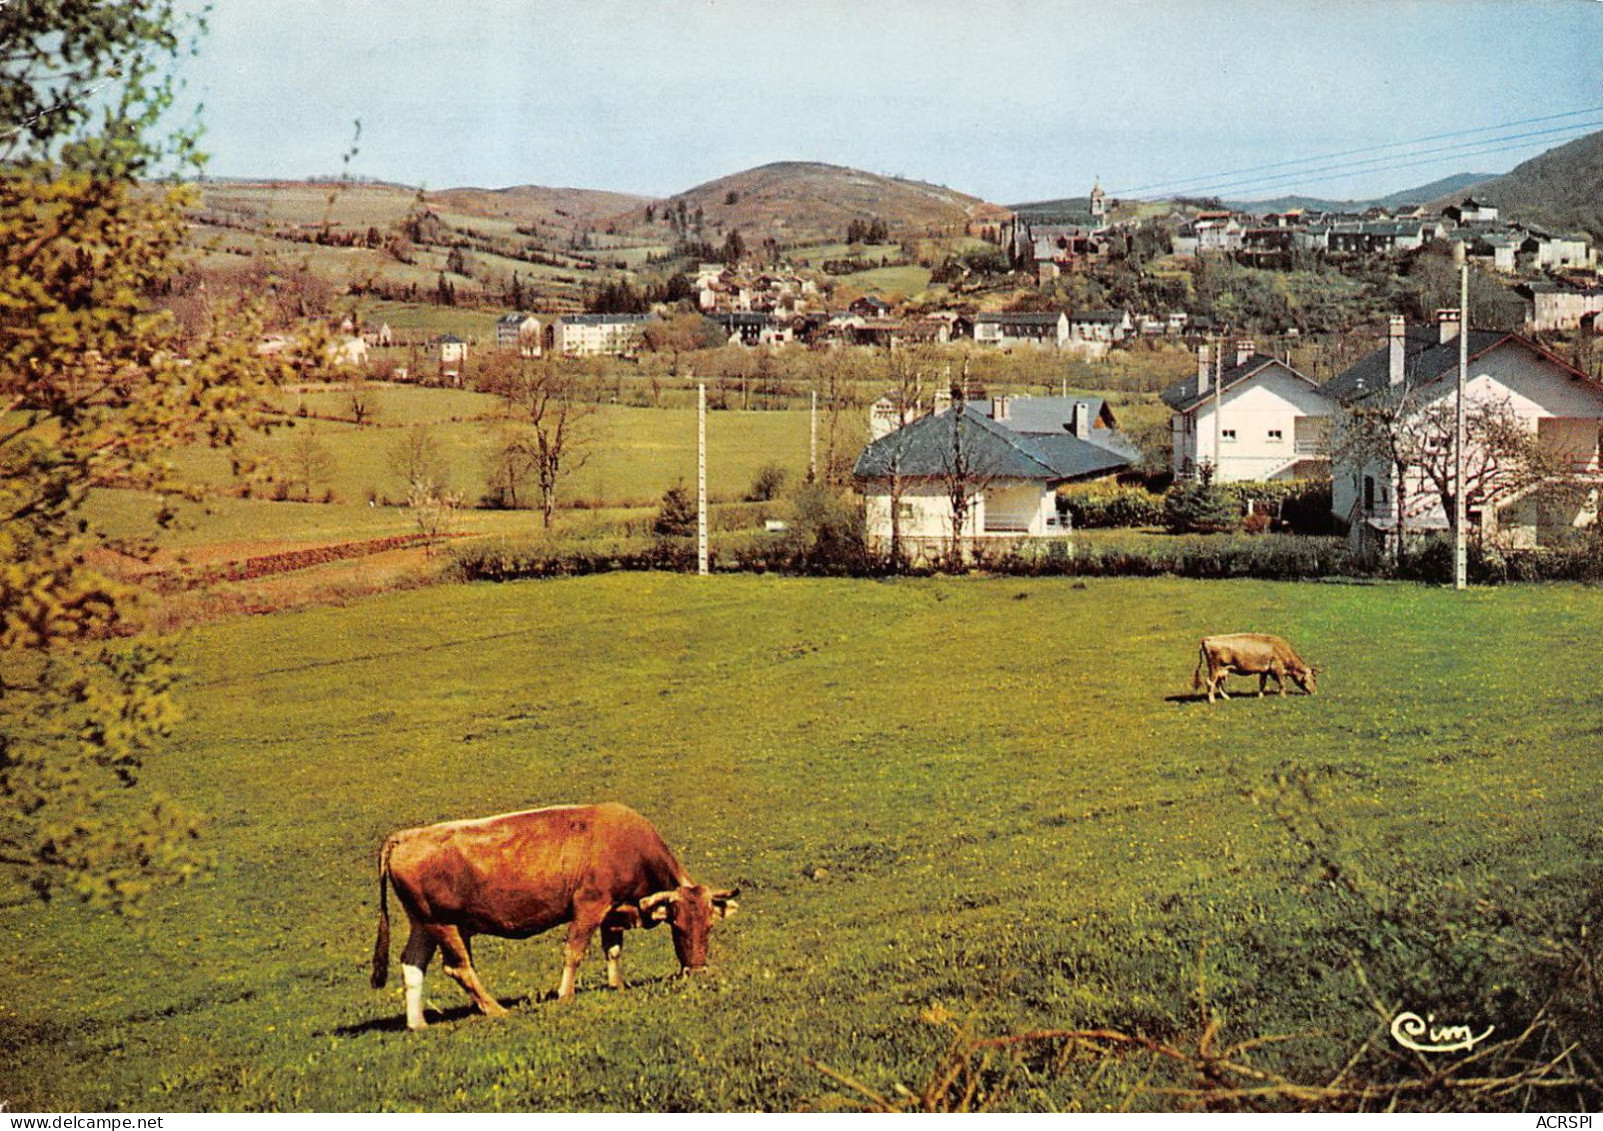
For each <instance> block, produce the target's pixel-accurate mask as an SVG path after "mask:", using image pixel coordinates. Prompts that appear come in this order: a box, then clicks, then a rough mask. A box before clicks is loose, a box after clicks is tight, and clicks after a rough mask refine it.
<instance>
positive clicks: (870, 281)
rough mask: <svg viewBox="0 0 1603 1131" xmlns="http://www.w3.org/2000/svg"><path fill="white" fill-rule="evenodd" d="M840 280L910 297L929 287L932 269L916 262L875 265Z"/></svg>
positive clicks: (887, 293) (894, 296) (862, 287)
mask: <svg viewBox="0 0 1603 1131" xmlns="http://www.w3.org/2000/svg"><path fill="white" fill-rule="evenodd" d="M840 281H841V282H843V283H846V284H848V285H850V286H853V287H860V288H861V289H863V290H865V291H874V292H876V293H878V294H881V295H888V296H891V297H893V298H899V299H909V298H912V297H913V296H914V295H918V294H922V293H923V292H925V291H926V290H928V289H929V285H930V269H929V268H928V267H920V266H919V265H918V264H916V263H912V264H908V265H906V266H902V267H875V268H874V269H873V270H870V271H858V272H856V273H855V274H852V275H842V276H841V277H840Z"/></svg>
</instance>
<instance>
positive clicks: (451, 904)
mask: <svg viewBox="0 0 1603 1131" xmlns="http://www.w3.org/2000/svg"><path fill="white" fill-rule="evenodd" d="M378 882H379V918H378V940H377V942H376V943H375V945H374V947H373V979H372V980H373V988H374V989H378V988H380V987H382V986H383V985H384V983H385V981H386V980H387V979H388V978H389V964H390V914H389V903H388V897H387V893H388V887H389V886H393V887H394V888H395V895H396V897H397V898H398V899H399V900H400V901H401V906H402V907H404V908H405V909H406V914H407V918H408V919H409V920H410V922H411V929H412V930H411V936H410V937H409V938H408V939H407V941H406V949H405V950H404V951H403V952H402V954H401V963H402V966H401V972H402V974H403V976H404V977H405V981H406V1024H407V1027H408V1028H411V1029H421V1028H423V1027H424V1025H425V1022H424V1020H423V975H424V971H425V970H427V969H428V965H429V959H431V958H433V957H434V951H435V949H436V948H438V949H439V950H441V951H443V952H444V962H445V972H446V973H447V974H449V975H451V977H452V978H454V979H456V981H457V982H458V983H459V984H460V985H461V986H462V988H463V989H464V990H466V991H467V993H468V995H469V996H470V997H471V998H472V999H473V1003H474V1004H475V1005H477V1006H478V1007H479V1009H480V1010H481V1011H483V1012H484V1013H487V1014H490V1015H492V1016H494V1015H497V1014H502V1013H505V1012H506V1010H504V1009H503V1008H502V1007H501V1005H500V1003H499V1002H497V1001H496V1000H495V999H494V998H493V997H491V996H490V994H489V992H488V991H487V990H485V988H484V983H483V982H481V981H480V980H479V976H478V974H477V972H476V971H475V970H474V969H473V957H472V952H471V950H470V949H469V944H470V942H471V940H472V938H473V936H474V935H496V936H499V937H502V938H514V939H523V938H528V937H529V936H531V935H537V934H539V933H540V932H541V931H544V930H548V929H549V928H551V927H555V926H556V925H558V924H559V923H567V924H568V925H569V926H568V942H567V947H566V951H565V955H564V960H563V966H562V983H561V985H560V986H559V988H558V990H557V997H558V998H559V999H566V998H571V997H572V996H573V987H574V977H575V971H576V970H577V969H578V966H579V961H580V959H582V958H583V957H584V952H585V950H586V949H587V948H588V947H589V945H590V936H591V935H592V934H594V933H595V931H596V929H597V928H598V927H599V928H600V930H601V944H602V949H603V950H604V951H605V953H606V956H607V984H608V985H609V986H611V987H612V988H614V989H622V988H623V974H622V969H621V956H622V953H623V932H624V930H625V929H626V928H629V927H636V926H645V927H651V926H655V925H656V924H657V923H660V922H667V923H668V924H669V926H670V927H671V928H672V929H673V944H674V950H675V952H676V953H677V954H678V956H679V965H680V970H681V972H682V973H687V974H688V973H695V972H698V971H701V970H705V969H706V966H707V933H708V928H709V927H710V926H711V924H712V921H713V920H714V919H716V918H722V917H724V916H725V915H731V914H733V913H734V911H735V906H736V905H735V903H734V897H735V896H736V895H737V894H738V893H737V892H735V891H713V890H711V889H710V888H707V887H705V886H703V885H701V884H696V883H692V882H691V880H690V877H689V876H688V875H686V874H685V870H684V869H683V868H682V867H680V865H679V861H678V860H676V859H675V858H674V854H673V853H672V852H671V851H670V850H669V848H668V846H667V845H666V844H664V843H663V840H662V837H661V836H659V835H658V834H657V830H656V829H655V828H653V827H652V825H651V822H650V821H648V820H646V819H645V818H644V817H642V816H641V815H640V814H639V813H636V812H635V811H634V810H633V809H630V808H628V807H627V806H624V805H617V804H605V805H559V806H553V807H551V808H548V809H529V810H525V811H524V812H521V813H505V814H502V815H501V816H498V817H484V818H482V819H479V820H472V821H447V822H445V823H443V824H438V825H428V826H426V827H423V828H417V829H405V830H403V831H401V832H398V833H396V834H394V835H393V836H391V837H390V838H389V839H388V840H386V841H385V842H384V847H383V849H382V850H381V852H380V854H379V881H378Z"/></svg>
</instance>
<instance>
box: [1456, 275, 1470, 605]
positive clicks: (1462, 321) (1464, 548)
mask: <svg viewBox="0 0 1603 1131" xmlns="http://www.w3.org/2000/svg"><path fill="white" fill-rule="evenodd" d="M1468 380H1469V264H1468V263H1466V264H1464V266H1463V267H1462V268H1460V269H1459V275H1458V396H1457V398H1456V400H1457V404H1456V405H1455V406H1454V410H1455V411H1454V413H1453V417H1454V419H1453V588H1454V589H1467V588H1468V587H1469V532H1468V531H1467V530H1465V529H1464V523H1465V521H1466V515H1467V512H1468V507H1467V506H1466V504H1465V502H1464V463H1465V460H1464V431H1465V429H1464V415H1465V411H1464V385H1465V384H1466V383H1467V382H1468Z"/></svg>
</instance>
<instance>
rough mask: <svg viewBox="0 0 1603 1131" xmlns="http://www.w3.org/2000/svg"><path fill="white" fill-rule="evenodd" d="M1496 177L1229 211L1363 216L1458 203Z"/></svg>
mask: <svg viewBox="0 0 1603 1131" xmlns="http://www.w3.org/2000/svg"><path fill="white" fill-rule="evenodd" d="M1496 175H1497V174H1496V173H1454V174H1452V175H1451V176H1447V177H1441V178H1439V179H1437V180H1434V181H1431V182H1430V183H1429V184H1425V185H1416V186H1415V187H1414V188H1407V189H1402V190H1400V191H1398V192H1393V193H1387V194H1386V195H1385V196H1376V197H1371V198H1370V199H1368V200H1331V199H1329V198H1327V197H1319V196H1277V197H1274V198H1272V199H1269V200H1249V201H1230V202H1228V207H1230V208H1232V209H1234V210H1236V211H1238V212H1256V213H1259V214H1262V213H1265V212H1286V211H1289V210H1291V209H1293V208H1307V209H1312V210H1314V211H1318V212H1362V211H1363V210H1364V209H1366V208H1374V207H1381V208H1396V207H1398V206H1399V205H1403V204H1425V203H1427V202H1430V201H1437V200H1443V199H1448V200H1452V201H1457V200H1458V199H1460V198H1461V197H1462V196H1463V194H1464V190H1465V189H1468V188H1469V187H1471V186H1472V185H1478V184H1480V183H1482V182H1483V181H1485V180H1487V179H1488V178H1490V177H1495V176H1496Z"/></svg>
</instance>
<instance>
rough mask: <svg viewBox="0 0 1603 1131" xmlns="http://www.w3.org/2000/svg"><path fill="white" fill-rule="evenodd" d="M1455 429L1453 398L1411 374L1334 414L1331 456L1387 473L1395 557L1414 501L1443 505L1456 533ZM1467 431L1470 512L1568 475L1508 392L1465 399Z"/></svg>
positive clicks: (1466, 491)
mask: <svg viewBox="0 0 1603 1131" xmlns="http://www.w3.org/2000/svg"><path fill="white" fill-rule="evenodd" d="M1455 433H1456V403H1455V400H1454V398H1453V397H1452V396H1438V397H1436V398H1434V399H1429V400H1427V399H1426V397H1425V396H1424V395H1423V393H1422V387H1421V386H1417V385H1416V384H1415V383H1414V382H1413V381H1411V380H1408V379H1406V378H1405V380H1403V381H1402V382H1400V383H1398V384H1396V385H1393V386H1391V387H1389V388H1387V389H1384V390H1380V391H1378V392H1376V393H1374V394H1372V395H1370V396H1368V397H1365V398H1363V399H1362V400H1360V401H1357V402H1355V403H1354V404H1351V405H1349V406H1347V408H1346V410H1345V411H1344V412H1342V413H1341V414H1340V415H1339V416H1338V418H1337V421H1336V428H1335V429H1334V431H1333V433H1332V455H1333V458H1334V459H1335V460H1336V461H1338V462H1343V463H1349V464H1351V465H1353V466H1356V467H1359V468H1363V467H1367V466H1370V465H1372V464H1376V463H1379V464H1383V465H1384V466H1385V467H1386V468H1387V470H1388V472H1389V478H1390V480H1391V485H1392V490H1393V491H1394V499H1393V508H1392V509H1393V515H1394V520H1393V529H1394V536H1395V544H1394V546H1393V553H1394V554H1395V555H1398V556H1400V555H1401V553H1402V549H1403V545H1404V540H1405V536H1406V534H1407V524H1408V517H1409V510H1410V507H1411V506H1417V505H1418V504H1419V503H1421V502H1427V501H1428V502H1431V503H1436V504H1439V505H1440V506H1441V508H1442V510H1443V512H1444V513H1445V514H1446V517H1447V524H1448V529H1449V531H1452V532H1454V533H1456V522H1457V508H1456V506H1455V503H1456V492H1457V483H1456V480H1457V468H1456V452H1455V443H1456V440H1455ZM1464 435H1465V447H1464V503H1465V508H1466V510H1473V509H1476V508H1480V509H1482V510H1484V509H1485V508H1487V507H1496V506H1498V505H1500V504H1501V503H1503V502H1507V501H1508V500H1510V499H1511V498H1512V497H1513V496H1514V495H1516V494H1518V493H1520V492H1523V491H1525V490H1528V489H1530V488H1533V487H1538V486H1541V485H1543V484H1552V485H1555V486H1557V485H1560V484H1562V483H1564V482H1565V481H1567V480H1568V478H1569V474H1568V467H1567V464H1566V460H1565V456H1564V454H1563V453H1560V452H1554V451H1551V450H1549V449H1548V448H1546V447H1544V446H1543V445H1542V443H1541V442H1540V439H1539V437H1538V436H1537V433H1536V431H1535V430H1534V429H1532V428H1530V427H1529V426H1528V425H1527V424H1526V423H1525V422H1524V421H1523V420H1522V419H1521V418H1520V416H1519V414H1518V412H1516V411H1515V409H1514V406H1513V404H1512V402H1511V401H1509V400H1508V399H1507V398H1506V397H1505V398H1500V399H1495V400H1494V399H1485V398H1477V399H1474V400H1471V401H1469V402H1468V403H1466V405H1465V411H1464ZM1420 496H1423V498H1421V497H1420Z"/></svg>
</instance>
